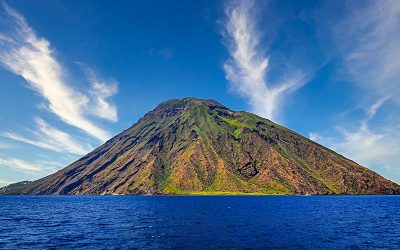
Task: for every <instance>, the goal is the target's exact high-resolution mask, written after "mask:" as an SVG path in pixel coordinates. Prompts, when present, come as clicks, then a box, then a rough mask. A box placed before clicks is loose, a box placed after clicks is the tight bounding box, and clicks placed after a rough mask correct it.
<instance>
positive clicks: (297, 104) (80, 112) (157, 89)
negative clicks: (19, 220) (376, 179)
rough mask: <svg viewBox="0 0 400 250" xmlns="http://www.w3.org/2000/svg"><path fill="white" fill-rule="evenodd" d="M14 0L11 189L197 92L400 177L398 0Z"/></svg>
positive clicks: (7, 158)
mask: <svg viewBox="0 0 400 250" xmlns="http://www.w3.org/2000/svg"><path fill="white" fill-rule="evenodd" d="M0 2H1V4H0V86H1V87H0V90H1V91H0V186H1V185H6V184H8V183H12V182H16V181H21V180H34V179H38V178H40V177H43V176H46V175H48V174H50V173H52V172H54V171H56V170H58V169H61V168H63V167H65V166H66V165H68V164H69V163H71V162H73V161H75V160H76V159H78V158H79V157H80V156H82V155H84V154H85V153H87V152H89V151H91V150H92V149H94V148H96V147H97V146H99V145H101V144H102V143H103V142H104V141H105V140H107V139H109V138H111V137H112V136H113V135H116V134H118V133H119V132H121V131H122V130H124V129H126V128H128V127H129V126H131V125H132V124H133V123H135V122H136V121H137V120H138V119H139V118H140V117H142V116H143V115H144V114H145V113H146V112H148V111H149V110H151V109H153V108H154V107H155V106H156V105H157V104H159V103H160V102H162V101H165V100H168V99H172V98H182V97H187V96H195V97H199V98H212V99H215V100H217V101H219V102H221V103H223V104H224V105H226V106H228V107H230V108H232V109H234V110H247V111H251V112H254V113H257V114H259V115H261V116H263V117H266V118H270V119H272V120H273V121H275V122H278V123H280V124H283V125H284V126H286V127H288V128H290V129H293V130H295V131H297V132H299V133H301V134H303V135H304V136H307V137H309V138H311V139H313V140H315V141H317V142H319V143H321V144H323V145H325V146H327V147H330V148H332V149H334V150H336V151H338V152H339V153H341V154H343V155H345V156H346V157H348V158H350V159H353V160H355V161H357V162H359V163H360V164H362V165H364V166H367V167H369V168H371V169H373V170H375V171H376V172H378V173H380V174H382V175H383V176H385V177H387V178H389V179H391V180H394V181H396V182H398V183H399V182H400V164H399V163H398V162H400V112H399V107H400V98H399V96H400V82H399V80H400V32H399V31H400V30H399V29H400V28H399V27H400V4H399V2H398V1H390V0H386V1H118V2H115V1H82V0H79V1H78V0H76V1H56V0H51V1H50V0H48V1H47V0H40V1H23V0H14V1H8V2H5V1H0Z"/></svg>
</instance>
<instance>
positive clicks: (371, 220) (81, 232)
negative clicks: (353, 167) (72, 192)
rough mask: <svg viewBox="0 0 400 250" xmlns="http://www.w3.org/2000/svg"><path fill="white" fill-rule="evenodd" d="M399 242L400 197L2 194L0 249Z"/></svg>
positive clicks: (389, 245) (392, 245)
mask: <svg viewBox="0 0 400 250" xmlns="http://www.w3.org/2000/svg"><path fill="white" fill-rule="evenodd" d="M378 248H379V249H400V196H0V249H378Z"/></svg>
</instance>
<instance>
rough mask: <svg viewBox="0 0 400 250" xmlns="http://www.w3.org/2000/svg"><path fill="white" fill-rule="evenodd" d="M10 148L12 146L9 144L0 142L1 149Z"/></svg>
mask: <svg viewBox="0 0 400 250" xmlns="http://www.w3.org/2000/svg"><path fill="white" fill-rule="evenodd" d="M9 147H10V145H8V144H6V143H3V142H0V148H3V149H4V148H9Z"/></svg>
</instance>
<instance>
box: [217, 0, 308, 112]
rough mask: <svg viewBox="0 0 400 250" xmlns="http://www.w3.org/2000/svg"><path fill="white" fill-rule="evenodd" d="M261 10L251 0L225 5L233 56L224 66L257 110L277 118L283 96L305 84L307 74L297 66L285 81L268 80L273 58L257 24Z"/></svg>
mask: <svg viewBox="0 0 400 250" xmlns="http://www.w3.org/2000/svg"><path fill="white" fill-rule="evenodd" d="M257 11H258V6H256V3H255V2H254V1H251V0H249V1H232V2H229V3H228V4H227V5H226V6H225V12H226V16H227V19H226V21H225V23H224V31H223V35H224V38H225V40H226V45H227V49H228V51H229V54H230V59H229V60H227V61H226V62H225V64H224V70H225V75H226V78H227V80H228V81H229V82H230V83H231V87H232V89H233V90H234V91H236V92H237V93H238V94H240V95H241V96H243V97H244V98H246V99H247V101H248V103H249V104H250V106H251V107H252V109H253V110H252V111H253V112H255V113H257V114H259V115H261V116H264V117H266V118H269V119H276V116H277V113H278V111H279V107H280V106H281V104H282V102H283V97H284V96H285V95H286V94H288V93H290V92H293V91H295V90H296V89H298V88H299V87H301V86H302V85H303V84H304V83H305V82H306V80H307V75H306V74H305V73H304V72H302V71H300V70H294V71H291V72H290V73H288V74H287V76H286V77H282V78H284V80H283V81H282V82H279V83H273V84H272V83H271V82H268V81H267V73H268V68H269V62H270V60H269V57H268V55H267V54H266V53H265V50H266V48H262V46H261V44H262V43H261V39H262V38H263V36H262V35H263V34H261V29H259V28H258V27H257V22H258V20H257V16H258V15H257ZM267 35H268V34H267Z"/></svg>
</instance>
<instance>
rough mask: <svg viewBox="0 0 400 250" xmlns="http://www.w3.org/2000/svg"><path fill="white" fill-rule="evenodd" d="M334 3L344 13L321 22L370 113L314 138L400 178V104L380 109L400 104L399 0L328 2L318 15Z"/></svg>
mask: <svg viewBox="0 0 400 250" xmlns="http://www.w3.org/2000/svg"><path fill="white" fill-rule="evenodd" d="M334 8H335V9H339V8H340V9H341V11H340V13H342V14H343V16H340V19H339V20H338V19H335V18H328V19H326V20H325V21H323V22H319V24H320V25H322V26H321V28H322V29H323V30H325V31H327V30H331V31H333V33H332V34H330V35H332V36H330V35H329V36H328V39H331V38H333V39H332V40H333V41H334V44H335V45H336V48H337V51H338V53H339V56H340V58H342V63H343V72H345V74H344V75H345V77H347V80H348V81H349V82H351V83H353V84H354V85H355V86H357V87H358V89H359V90H360V91H359V93H360V96H361V98H360V99H361V102H362V103H358V104H356V105H357V106H361V107H362V109H363V110H364V112H365V118H364V119H358V120H355V121H354V118H352V119H351V120H352V121H353V122H349V123H346V124H343V123H342V124H341V125H340V126H338V127H336V129H335V130H334V131H333V132H332V131H331V132H329V133H328V134H325V135H324V134H323V135H321V134H317V133H311V134H310V138H311V139H314V140H316V141H318V142H320V143H322V144H324V145H326V146H328V147H330V148H332V149H334V150H337V151H338V152H340V153H342V154H344V155H345V156H347V157H349V158H351V159H354V160H356V161H357V162H359V163H361V164H363V165H365V166H367V167H371V168H373V169H374V170H376V171H378V172H380V173H381V174H384V175H385V176H387V177H389V178H391V179H393V180H395V181H397V182H400V165H399V164H398V162H399V160H400V158H399V157H400V133H399V132H398V131H400V127H399V125H398V124H399V120H393V118H391V116H398V115H400V113H399V109H394V110H392V111H387V110H386V112H385V111H383V110H381V107H382V106H384V105H393V104H394V105H395V106H397V107H399V105H400V98H398V96H399V95H400V60H399V55H400V33H399V32H398V31H399V27H400V2H399V1H395V0H387V1H373V0H367V1H347V2H327V3H326V6H325V7H324V8H323V9H322V10H321V14H322V15H318V16H319V17H320V19H319V20H323V19H322V18H321V17H323V16H327V15H329V14H330V12H331V11H332V9H334ZM325 33H326V34H328V32H325ZM366 104H367V105H366ZM379 112H381V113H379ZM378 113H379V119H377V118H376V116H377V114H378ZM351 123H352V124H351ZM354 123H356V124H358V125H357V126H353V125H354ZM352 127H353V129H351V128H352Z"/></svg>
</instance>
